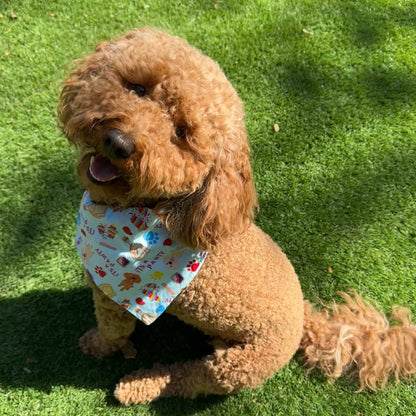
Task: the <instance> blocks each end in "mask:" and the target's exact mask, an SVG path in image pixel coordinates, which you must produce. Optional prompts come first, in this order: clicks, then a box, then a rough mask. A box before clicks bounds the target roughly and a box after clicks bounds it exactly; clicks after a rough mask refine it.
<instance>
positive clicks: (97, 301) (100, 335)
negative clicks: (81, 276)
mask: <svg viewBox="0 0 416 416" xmlns="http://www.w3.org/2000/svg"><path fill="white" fill-rule="evenodd" d="M86 278H87V280H88V282H89V283H90V285H91V287H92V291H93V299H94V307H95V316H96V318H97V327H96V328H93V329H90V330H89V331H87V332H86V333H85V334H84V335H83V336H82V337H81V338H80V340H79V345H80V347H81V349H82V351H83V352H84V353H85V354H88V355H92V356H94V357H97V358H103V357H105V356H107V355H109V354H111V353H113V352H115V351H118V350H121V351H122V352H123V354H124V356H125V357H126V358H131V357H134V356H135V353H136V351H135V349H134V347H133V344H132V343H131V342H130V340H129V337H130V335H131V334H132V333H133V331H134V328H135V325H136V321H137V320H136V318H135V317H134V316H133V315H131V314H130V313H129V312H127V311H125V310H124V309H123V308H122V307H121V306H120V305H118V304H117V303H115V302H114V301H112V300H111V299H110V298H109V297H108V296H107V295H105V294H104V293H103V292H102V291H101V290H100V289H99V288H98V287H97V286H96V285H95V284H94V283H92V281H91V278H90V276H89V275H88V273H86Z"/></svg>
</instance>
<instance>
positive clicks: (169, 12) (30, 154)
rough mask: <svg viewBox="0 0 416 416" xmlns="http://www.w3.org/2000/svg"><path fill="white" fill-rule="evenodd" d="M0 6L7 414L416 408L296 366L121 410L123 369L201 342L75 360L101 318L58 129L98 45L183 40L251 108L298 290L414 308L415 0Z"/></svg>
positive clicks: (265, 192)
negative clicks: (77, 234) (143, 37)
mask: <svg viewBox="0 0 416 416" xmlns="http://www.w3.org/2000/svg"><path fill="white" fill-rule="evenodd" d="M121 4H123V5H122V6H120V5H121ZM11 12H13V13H14V15H15V16H17V18H11V17H10V16H11ZM0 13H1V14H2V16H3V17H1V18H0V143H1V147H0V157H1V164H0V214H1V215H0V247H1V249H2V250H1V251H0V256H1V257H2V269H1V274H0V283H1V292H0V317H1V318H0V334H1V337H0V391H1V394H0V409H1V411H0V413H1V414H4V415H13V416H17V415H22V416H23V415H28V416H35V415H42V416H43V415H53V416H59V415H64V416H70V415H74V416H75V415H94V416H95V415H133V414H134V415H173V416H176V415H177V416H183V415H232V416H237V415H285V416H289V415H337V416H343V415H345V416H347V415H348V416H350V415H374V416H387V415H403V416H408V415H411V414H415V403H416V389H415V387H416V384H415V382H414V381H413V382H406V383H403V384H401V385H398V386H396V385H395V384H391V385H389V386H388V388H387V390H386V391H384V392H380V393H378V394H374V393H370V392H364V393H362V394H356V393H355V391H356V390H357V388H358V386H357V384H356V382H355V381H354V379H350V378H342V379H341V380H340V381H338V382H337V383H335V384H334V385H331V384H328V383H327V382H326V380H325V379H324V378H323V377H322V376H321V375H320V374H319V373H315V372H313V373H311V374H310V375H307V374H306V372H305V370H304V368H303V367H302V365H301V362H300V360H299V359H298V358H297V357H295V358H294V359H293V360H292V361H291V363H290V364H289V365H288V366H287V367H286V368H284V369H283V370H282V371H280V372H279V373H278V374H276V375H275V376H274V377H273V378H272V379H271V380H269V381H268V382H267V383H266V384H265V385H264V386H263V387H261V388H258V389H255V390H251V391H245V392H242V393H240V394H238V395H234V396H229V397H220V398H218V397H206V398H199V399H197V400H194V401H189V400H182V399H166V400H163V401H160V402H157V403H154V404H149V405H143V406H135V407H132V408H123V407H121V406H119V405H118V403H117V402H116V401H115V400H114V399H113V398H112V396H111V393H112V389H113V387H114V385H115V384H116V382H117V380H118V379H119V378H120V377H121V376H122V375H123V374H126V373H128V372H129V371H132V370H134V369H136V368H138V367H140V366H150V365H151V363H152V362H153V361H154V360H158V361H162V362H169V361H172V360H175V359H176V358H177V357H178V356H179V357H181V358H185V357H189V356H192V354H194V352H193V351H192V348H189V347H187V346H188V345H189V344H193V343H194V342H196V343H197V345H200V343H201V340H200V339H199V338H198V336H197V335H196V334H195V333H194V332H193V331H191V330H189V329H188V328H184V327H183V326H182V325H180V324H179V323H177V322H175V321H174V320H171V319H169V317H167V318H165V319H162V318H161V322H160V323H155V326H154V327H153V326H152V327H150V328H148V329H146V332H145V334H144V335H142V336H141V337H140V338H139V339H138V343H139V358H138V359H137V360H133V361H124V360H122V359H121V358H120V357H118V356H115V357H111V358H108V359H105V360H103V361H98V362H97V361H94V360H93V359H91V358H89V357H85V356H83V355H82V354H81V353H80V351H79V349H78V347H77V340H78V337H79V336H80V335H81V334H82V333H83V332H84V331H85V330H87V329H88V328H90V327H91V326H93V325H94V317H93V307H92V302H91V297H90V293H89V291H88V289H87V288H86V285H85V284H84V282H83V279H82V270H81V267H80V263H79V261H78V259H77V256H76V254H75V249H74V247H73V235H74V224H75V218H76V211H77V208H78V203H79V200H80V197H81V194H82V190H81V189H80V187H79V185H78V184H77V182H76V179H75V171H74V155H73V151H72V149H71V148H70V147H69V146H68V145H67V143H66V141H65V139H64V138H63V137H62V135H61V134H60V132H59V130H58V128H57V121H56V107H57V100H58V94H59V89H60V82H61V80H62V79H63V78H64V76H65V74H66V73H67V72H68V63H69V62H70V61H71V60H72V59H75V58H78V57H81V56H82V55H83V54H85V53H87V52H89V51H91V49H92V48H93V46H94V45H95V44H96V43H97V42H98V41H100V40H104V39H107V38H110V37H114V36H117V35H119V34H122V33H123V32H124V31H126V30H128V29H131V28H134V27H139V26H144V25H150V26H157V27H159V28H162V29H166V30H168V31H170V32H171V33H173V34H176V35H179V36H183V37H186V38H187V39H188V40H189V41H190V42H191V43H192V44H194V45H195V46H197V47H199V48H200V49H202V50H203V51H204V52H205V53H207V54H208V55H210V56H212V57H213V58H214V59H216V60H217V61H219V62H220V64H221V66H222V67H223V69H224V71H225V72H226V74H227V75H228V77H229V78H230V80H231V81H232V82H233V84H234V85H235V87H236V89H237V90H238V92H239V93H240V95H241V97H242V98H243V100H244V101H245V105H246V113H247V128H248V130H249V134H250V139H251V146H252V151H253V169H254V173H255V178H256V183H257V187H258V192H259V200H260V205H261V210H260V212H259V214H258V217H257V222H258V224H260V225H261V226H262V227H263V228H264V229H265V230H266V231H267V232H268V233H269V234H271V235H272V236H273V238H274V239H275V240H276V241H277V242H278V243H279V244H280V245H281V246H282V248H283V249H284V250H285V251H286V253H287V254H288V256H289V257H290V259H291V260H292V261H293V264H294V265H295V267H296V270H297V272H298V274H299V278H300V280H301V283H302V287H303V290H304V294H305V297H306V298H307V299H310V300H316V299H318V298H319V299H323V300H325V301H328V300H330V299H332V298H333V297H334V296H335V293H336V291H338V290H344V289H346V288H354V289H357V290H358V291H359V292H361V293H362V294H363V295H364V296H366V297H368V298H370V299H373V300H374V301H376V302H378V304H379V305H381V307H382V308H383V309H384V310H385V311H387V310H388V308H389V306H391V305H392V304H402V305H408V306H410V308H411V309H412V311H413V313H416V305H415V293H416V279H415V275H416V272H415V269H416V267H415V266H416V249H415V243H416V242H415V238H416V169H415V161H416V133H415V130H416V116H415V110H416V55H415V45H416V25H415V21H416V4H415V2H414V1H413V0H409V1H405V0H378V1H377V0H363V1H359V2H358V1H348V0H324V1H319V2H318V1H315V0H296V1H295V0H293V1H290V0H281V1H276V0H191V1H184V0H178V1H176V2H172V1H168V0H143V1H139V0H137V1H125V2H121V1H114V0H109V1H106V2H102V1H101V0H99V1H98V0H83V1H79V0H78V1H66V2H64V1H57V0H55V1H53V0H46V1H40V0H13V1H12V0H2V1H1V2H0ZM303 29H306V30H307V31H306V33H305V31H303ZM274 124H278V125H279V127H280V130H279V132H275V131H274V129H273V125H274ZM328 267H331V268H332V273H329V272H328ZM172 328H173V332H172ZM172 333H173V334H177V335H176V337H175V338H174V339H172V335H171V334H172ZM169 334H170V335H169ZM167 340H169V341H168V342H167Z"/></svg>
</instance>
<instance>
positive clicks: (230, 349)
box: [114, 337, 296, 405]
mask: <svg viewBox="0 0 416 416" xmlns="http://www.w3.org/2000/svg"><path fill="white" fill-rule="evenodd" d="M266 341H267V342H266ZM262 342H263V343H262V344H260V343H256V342H254V343H252V344H241V343H235V344H234V345H226V343H225V342H222V341H221V340H218V341H216V345H215V347H216V349H215V352H214V353H213V354H212V355H209V356H207V357H205V358H203V359H201V360H196V361H186V362H182V363H175V364H172V365H169V366H161V365H157V366H155V367H154V368H152V369H151V370H139V371H136V372H134V373H132V374H130V375H128V376H126V377H124V378H123V379H122V380H121V381H120V383H119V384H118V385H117V387H116V390H115V392H114V394H115V397H116V398H117V399H118V400H119V401H120V402H121V403H123V404H125V405H130V404H137V403H144V402H150V401H154V400H157V399H159V398H161V397H169V396H176V397H185V398H194V397H196V396H197V395H200V394H229V393H235V392H238V391H240V390H242V389H245V388H250V387H256V386H258V385H260V384H262V383H263V382H264V381H266V380H267V379H268V378H270V377H271V376H272V375H273V374H274V373H275V372H276V371H277V370H279V369H280V368H281V367H282V366H283V365H285V364H286V363H287V362H288V361H289V360H290V358H291V356H292V355H291V354H292V353H294V352H295V350H296V346H294V348H293V351H291V352H290V353H288V349H287V347H286V346H285V347H283V348H282V342H283V340H282V339H278V338H277V337H276V339H268V340H265V339H262ZM282 351H284V352H283V353H282Z"/></svg>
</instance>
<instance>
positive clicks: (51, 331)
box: [0, 288, 221, 414]
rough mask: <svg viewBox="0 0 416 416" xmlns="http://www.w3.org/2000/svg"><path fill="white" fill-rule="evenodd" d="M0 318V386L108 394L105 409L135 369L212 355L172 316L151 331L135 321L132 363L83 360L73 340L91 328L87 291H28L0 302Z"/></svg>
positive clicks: (186, 405)
mask: <svg viewBox="0 0 416 416" xmlns="http://www.w3.org/2000/svg"><path fill="white" fill-rule="evenodd" d="M0 316H1V317H2V320H1V322H0V332H1V334H2V337H1V340H0V351H2V353H1V356H0V385H3V386H5V387H8V388H33V389H36V390H39V391H43V392H46V393H48V392H50V390H51V388H53V387H54V386H58V385H69V386H76V387H79V388H87V389H103V390H106V391H107V392H108V398H107V404H108V405H110V406H118V402H117V401H116V400H115V399H113V398H112V396H111V395H112V391H113V389H114V387H115V385H116V383H117V382H118V380H119V379H120V378H121V377H122V376H124V375H126V374H128V373H130V372H132V371H134V370H137V369H138V368H150V367H152V366H153V364H154V363H156V362H159V363H164V364H169V363H172V362H175V361H182V360H188V359H196V358H199V357H202V356H204V355H207V354H209V353H210V352H211V351H212V350H211V347H210V346H209V344H208V339H207V338H206V337H205V336H204V335H203V334H202V333H200V332H199V331H197V330H195V329H194V328H191V327H190V326H188V325H186V324H184V323H182V322H180V321H179V320H177V319H176V318H175V317H173V316H170V315H163V316H162V317H160V318H159V319H158V320H157V321H156V322H155V323H154V324H152V326H151V327H148V326H145V325H143V324H141V323H140V322H138V324H137V328H136V331H135V333H134V334H133V336H132V339H133V341H134V344H135V346H136V348H137V352H138V354H137V358H136V359H130V360H126V359H124V358H123V357H122V356H121V355H120V354H115V355H114V356H111V357H108V358H105V359H104V360H96V359H94V358H92V357H88V356H85V355H83V354H82V352H81V351H80V349H79V348H78V339H79V337H80V336H81V335H82V334H83V333H84V332H85V331H86V330H88V329H89V328H90V327H93V326H94V325H95V321H94V312H93V307H92V301H91V292H90V290H89V289H87V288H85V289H77V290H69V291H57V290H48V291H34V292H31V293H29V294H26V295H24V296H22V297H19V298H14V299H7V300H2V301H0ZM218 400H221V399H219V398H218V399H216V398H212V397H208V398H206V399H201V400H198V401H187V400H180V399H167V400H164V401H163V402H161V403H159V404H155V405H154V407H155V409H156V410H157V409H161V410H162V409H166V408H169V409H170V408H172V406H173V408H178V409H180V412H178V413H173V414H188V413H187V412H188V410H189V411H191V410H192V409H193V410H195V409H198V408H199V409H201V408H203V407H204V406H206V405H208V404H209V403H210V404H212V403H213V402H216V401H218ZM187 409H188V410H187ZM181 412H182V413H181ZM162 414H166V413H162ZM170 414H172V413H170ZM190 414H192V412H191V413H190Z"/></svg>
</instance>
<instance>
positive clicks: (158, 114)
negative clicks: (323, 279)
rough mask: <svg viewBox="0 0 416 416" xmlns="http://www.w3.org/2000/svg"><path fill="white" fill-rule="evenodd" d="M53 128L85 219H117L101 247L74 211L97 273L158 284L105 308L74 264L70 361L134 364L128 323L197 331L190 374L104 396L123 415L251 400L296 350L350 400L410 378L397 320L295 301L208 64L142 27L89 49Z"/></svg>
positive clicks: (141, 377) (238, 118)
mask: <svg viewBox="0 0 416 416" xmlns="http://www.w3.org/2000/svg"><path fill="white" fill-rule="evenodd" d="M59 119H60V123H61V126H62V130H63V132H64V134H65V135H66V137H67V138H68V140H69V141H70V142H71V143H73V144H75V145H76V147H77V149H78V150H79V154H80V158H79V163H78V167H77V172H78V178H79V180H80V182H81V184H82V185H83V187H84V188H85V189H86V190H87V194H86V196H84V199H83V202H82V203H81V207H82V206H85V205H87V206H90V205H93V206H95V205H99V206H102V205H105V206H106V207H107V208H108V209H107V211H105V210H104V211H103V210H101V211H103V212H109V214H111V215H114V218H116V217H117V215H116V214H117V213H123V215H124V216H125V222H123V223H120V224H119V225H115V223H114V224H113V223H112V222H111V221H113V219H111V218H110V219H109V221H110V222H109V223H108V224H107V225H106V226H105V227H107V228H105V227H104V225H103V226H102V227H103V229H110V231H111V233H110V234H108V233H107V234H104V233H103V234H102V235H100V234H99V233H96V232H95V229H94V227H92V228H91V227H90V228H85V227H87V226H86V225H85V224H87V223H88V221H89V219H86V217H84V215H87V214H85V213H87V212H88V210H84V211H83V213H81V220H80V221H79V222H80V225H79V227H80V233H79V235H78V240H77V244H80V245H82V244H83V243H84V240H85V239H86V238H87V236H88V237H89V234H94V233H95V237H97V236H98V237H100V238H104V237H106V238H107V240H106V241H104V242H103V241H101V243H103V244H104V246H106V247H107V250H109V251H108V252H104V251H103V250H102V248H103V246H100V247H98V248H96V249H90V250H89V253H90V254H91V252H92V253H94V255H96V256H98V255H99V256H101V261H103V262H104V263H103V265H102V266H100V267H101V270H102V273H101V274H102V275H103V274H104V273H107V274H110V275H112V276H114V277H115V276H116V275H117V274H120V273H121V272H118V271H117V270H116V269H115V268H114V264H116V263H122V264H121V265H120V267H126V265H127V264H128V265H133V266H134V267H135V270H136V272H138V274H139V275H140V276H141V279H144V277H143V275H142V273H143V271H146V269H147V268H149V270H150V271H153V272H154V270H155V269H156V268H157V271H158V273H159V274H158V275H157V276H156V277H157V279H162V280H155V274H153V275H150V277H149V279H151V278H152V276H153V279H154V281H151V280H149V283H146V284H144V281H143V282H142V286H140V285H137V284H136V285H134V284H133V281H131V282H130V283H129V284H128V285H127V286H123V287H125V289H126V290H125V291H124V292H123V296H124V298H120V299H119V300H118V301H115V299H114V298H111V297H109V296H108V293H110V294H111V295H113V292H112V289H111V281H110V283H103V287H105V288H106V290H105V291H103V290H101V289H100V287H99V286H100V281H99V279H105V278H106V277H105V276H99V275H97V276H95V275H94V273H95V272H94V270H95V269H94V268H92V267H90V268H88V266H89V264H85V262H84V265H85V266H86V267H87V273H86V277H87V280H88V281H89V282H90V284H91V287H92V292H93V299H94V304H95V313H96V318H97V327H96V328H94V329H92V330H90V331H88V332H87V333H86V334H85V335H83V336H82V337H81V339H80V346H81V349H82V351H83V352H84V353H86V354H90V355H92V356H95V357H99V358H101V357H104V356H106V355H108V354H111V353H114V352H115V351H122V352H123V351H124V352H125V351H129V352H130V353H131V351H132V348H133V347H132V345H131V343H130V341H129V337H130V335H131V334H132V332H133V330H134V328H135V323H136V320H137V319H141V320H142V321H143V324H150V323H151V322H153V321H154V319H157V317H158V316H160V314H161V313H168V314H171V315H174V316H176V317H177V318H179V319H180V320H182V321H184V322H185V323H187V324H190V325H192V326H194V327H196V328H198V329H199V330H200V331H202V332H203V333H204V334H206V335H208V336H210V337H211V339H212V345H213V348H214V351H213V353H212V354H209V355H207V356H205V357H203V358H201V359H198V360H190V361H185V362H177V363H174V364H171V365H165V366H162V365H155V367H154V368H152V369H139V370H138V371H136V372H134V373H133V374H130V375H127V376H125V377H124V378H122V379H121V380H120V382H119V384H118V385H117V386H116V389H115V393H114V394H115V397H116V398H117V399H118V400H119V401H120V402H121V403H123V404H125V405H130V404H136V403H144V402H150V401H153V400H157V399H159V398H161V397H169V396H177V397H185V398H194V397H197V396H198V395H201V394H219V395H220V394H228V393H235V392H238V391H240V390H242V389H245V388H251V387H256V386H259V385H261V384H262V383H264V382H265V381H266V380H267V379H269V378H270V377H271V376H272V375H273V374H274V373H275V372H277V371H278V370H279V369H280V368H282V367H283V366H284V365H286V364H287V363H288V362H289V361H290V360H291V358H292V357H293V355H294V354H295V352H296V351H297V350H298V349H299V348H300V349H301V350H303V351H304V354H305V356H306V362H307V364H308V365H309V366H310V367H319V368H321V369H322V370H323V371H324V372H325V373H326V374H327V375H328V376H330V377H333V378H336V377H339V376H340V374H341V373H342V371H343V370H344V369H347V368H350V367H351V366H353V365H356V366H357V367H358V369H359V374H360V383H361V386H362V388H364V386H368V387H370V388H372V389H375V388H377V387H378V386H380V385H381V386H383V385H384V384H385V383H386V382H387V380H388V379H389V377H390V375H394V376H396V377H399V376H403V375H411V374H415V373H416V328H415V326H414V324H413V323H412V322H411V320H410V317H409V311H408V310H406V309H397V310H396V312H395V318H396V320H398V321H399V322H401V325H399V326H392V327H390V326H389V325H388V323H387V321H386V318H385V317H384V315H383V314H382V313H380V312H379V311H377V310H376V309H374V308H373V307H372V305H371V304H369V303H368V302H366V301H364V300H363V299H362V298H361V297H360V296H359V295H357V294H353V295H351V296H350V295H347V294H344V295H343V296H344V299H345V304H342V305H337V304H334V305H333V306H332V307H329V308H328V309H327V310H324V311H315V310H314V309H313V308H312V307H311V305H310V304H309V302H307V301H304V299H303V295H302V290H301V286H300V283H299V280H298V277H297V275H296V273H295V271H294V269H293V267H292V265H291V263H290V262H289V260H288V259H287V257H286V256H285V254H284V253H283V252H282V251H281V249H280V248H279V247H278V246H277V245H276V244H275V243H274V242H273V241H272V239H271V238H270V237H269V236H267V235H266V234H265V233H264V232H263V231H261V230H260V229H259V228H258V227H257V226H256V225H255V224H254V222H253V219H254V214H255V210H256V207H257V197H256V191H255V188H254V185H253V178H252V172H251V167H250V148H249V144H248V141H247V133H246V129H245V125H244V111H243V105H242V102H241V100H240V98H239V97H238V95H237V93H236V91H235V90H234V88H233V87H232V85H231V84H230V82H229V81H228V80H227V78H226V76H225V75H224V73H223V72H222V70H221V69H220V67H219V65H218V64H217V63H216V62H214V61H213V60H212V59H210V58H209V57H207V56H205V55H203V54H202V53H201V52H200V51H198V50H197V49H195V48H193V47H192V46H190V45H189V44H188V43H187V42H186V41H184V40H182V39H180V38H177V37H174V36H171V35H169V34H167V33H164V32H161V31H158V30H155V29H150V28H144V29H138V30H134V31H132V32H130V33H128V34H127V35H125V36H123V37H121V38H119V39H116V40H114V41H109V42H102V43H99V44H98V45H97V47H96V48H95V51H94V52H93V53H92V54H90V55H88V56H87V57H85V58H84V59H82V60H80V61H78V62H77V64H76V68H75V69H74V70H73V71H72V72H71V73H70V74H69V76H68V78H67V79H66V81H65V82H64V85H63V89H62V93H61V96H60V106H59ZM85 198H88V201H87V202H86V201H85ZM89 211H93V212H94V209H89ZM106 215H107V214H106ZM117 218H118V217H117ZM102 219H103V218H102V217H100V218H99V219H98V220H100V221H101V220H102ZM83 221H84V225H83ZM114 221H116V219H114ZM117 221H118V220H117ZM83 227H84V228H83ZM152 227H153V228H152ZM142 233H145V234H142ZM84 234H85V235H84ZM124 234H125V235H124ZM119 235H123V237H124V239H125V240H126V238H128V241H129V242H130V243H137V241H139V240H140V244H142V245H143V248H144V247H148V248H149V250H150V251H149V253H148V254H149V255H150V257H149V260H145V259H140V260H139V262H138V261H137V259H136V260H135V259H133V258H131V257H129V254H128V252H129V249H127V251H126V253H124V254H115V253H116V248H115V247H113V245H112V244H113V240H115V239H116V238H117V236H119ZM133 237H134V238H136V240H137V241H133ZM111 239H113V240H111ZM110 240H111V241H110ZM159 243H160V244H161V245H160V247H159V248H155V249H153V248H154V247H156V246H157V244H159ZM85 244H89V243H85ZM137 244H139V243H137ZM172 244H176V246H175V247H173V248H172V249H173V250H180V251H181V253H182V251H183V250H187V252H186V254H181V256H180V258H179V259H177V258H175V262H170V263H169V262H168V263H169V265H168V266H169V268H170V269H171V268H175V269H177V270H171V271H170V270H169V268H168V269H166V268H165V269H164V268H163V267H166V264H165V265H163V264H162V263H163V259H164V258H165V259H166V258H169V255H168V254H167V253H166V249H167V248H168V247H171V245H172ZM113 249H114V250H113ZM152 250H153V252H152ZM111 256H114V257H117V256H119V257H118V260H120V259H122V261H118V262H117V260H115V261H114V260H113V259H112V258H111ZM159 258H160V259H161V260H160V261H161V262H162V263H161V264H160V265H157V264H158V263H157V262H158V261H159ZM179 260H180V261H182V262H183V264H182V269H179V264H176V261H179ZM89 262H90V263H93V258H90V259H89ZM93 265H94V264H93ZM173 272H175V273H173ZM95 274H96V273H95ZM188 274H190V275H189V276H188ZM165 278H166V280H163V279H165ZM97 279H98V280H97ZM138 286H140V288H139V290H138V291H137V290H136V291H134V288H136V287H138ZM127 289H129V290H127ZM131 291H133V292H132V293H131V294H130V292H131ZM114 296H115V295H114ZM145 302H148V306H149V309H148V310H144V309H143V308H142V306H143V307H144V306H146V305H145ZM152 308H153V309H152ZM144 316H145V317H146V319H143V317H144Z"/></svg>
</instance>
